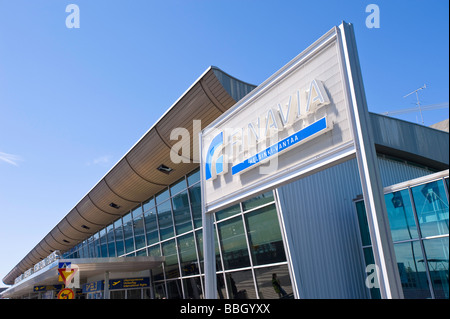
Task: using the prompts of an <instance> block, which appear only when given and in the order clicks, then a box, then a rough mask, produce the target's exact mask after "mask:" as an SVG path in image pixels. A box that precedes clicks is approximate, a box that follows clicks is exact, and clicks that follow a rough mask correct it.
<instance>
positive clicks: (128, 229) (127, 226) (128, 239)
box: [123, 212, 135, 253]
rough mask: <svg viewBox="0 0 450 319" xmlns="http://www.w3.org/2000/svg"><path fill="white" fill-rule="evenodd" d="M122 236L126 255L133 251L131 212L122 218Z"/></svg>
mask: <svg viewBox="0 0 450 319" xmlns="http://www.w3.org/2000/svg"><path fill="white" fill-rule="evenodd" d="M123 234H124V240H125V251H126V252H127V253H129V252H132V251H134V250H135V249H134V238H133V220H132V218H131V212H130V213H128V214H126V215H125V216H123Z"/></svg>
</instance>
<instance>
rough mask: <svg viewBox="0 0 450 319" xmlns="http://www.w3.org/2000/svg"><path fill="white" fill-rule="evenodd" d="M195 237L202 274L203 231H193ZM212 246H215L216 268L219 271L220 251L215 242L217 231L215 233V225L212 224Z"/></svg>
mask: <svg viewBox="0 0 450 319" xmlns="http://www.w3.org/2000/svg"><path fill="white" fill-rule="evenodd" d="M195 238H196V240H197V248H198V259H199V261H200V269H201V272H202V274H203V273H204V270H203V263H204V260H203V231H201V230H198V231H196V232H195ZM214 246H215V253H216V270H217V271H221V270H222V262H221V261H220V252H219V245H218V244H217V233H216V225H214Z"/></svg>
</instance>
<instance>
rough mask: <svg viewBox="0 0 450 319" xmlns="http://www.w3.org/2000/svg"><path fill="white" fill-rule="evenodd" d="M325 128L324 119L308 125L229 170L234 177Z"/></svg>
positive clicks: (325, 122) (325, 121) (325, 120)
mask: <svg viewBox="0 0 450 319" xmlns="http://www.w3.org/2000/svg"><path fill="white" fill-rule="evenodd" d="M326 128H327V119H326V117H324V118H322V119H320V120H318V121H316V122H314V123H312V124H310V125H308V126H307V127H305V128H303V129H301V130H300V131H298V132H296V133H294V134H292V135H290V136H288V137H286V138H285V139H283V140H281V141H279V142H278V143H276V144H274V145H272V146H269V147H268V148H266V149H265V150H264V151H261V152H259V153H258V154H256V155H254V156H252V157H250V158H248V159H246V160H245V161H243V162H241V163H239V164H236V165H234V166H233V167H232V168H231V174H232V175H235V174H238V173H240V172H242V171H243V170H246V169H247V168H250V167H252V166H253V165H256V164H258V163H259V162H261V161H264V160H265V159H267V158H269V157H271V156H273V155H275V154H278V153H281V152H282V151H285V150H287V149H288V148H290V147H292V146H294V145H295V144H298V143H300V142H301V141H304V140H306V139H307V138H309V137H311V136H313V135H314V134H316V133H319V132H320V131H323V130H325V129H326Z"/></svg>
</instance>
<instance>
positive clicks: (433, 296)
mask: <svg viewBox="0 0 450 319" xmlns="http://www.w3.org/2000/svg"><path fill="white" fill-rule="evenodd" d="M408 194H409V200H410V202H411V204H412V205H411V206H412V209H413V215H414V221H415V222H416V228H417V234H418V236H419V245H420V249H421V250H422V255H423V260H424V261H425V262H424V264H425V271H426V274H427V280H428V288H429V289H430V292H431V298H433V299H436V296H435V294H434V289H433V284H432V282H431V274H430V269H429V267H428V258H427V255H426V253H425V246H424V245H423V240H422V231H421V229H420V224H419V217H418V216H417V210H416V203H415V201H414V198H413V194H412V190H411V187H408ZM411 248H412V249H414V247H411ZM414 262H415V261H414Z"/></svg>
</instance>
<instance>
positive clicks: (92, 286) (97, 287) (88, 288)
mask: <svg viewBox="0 0 450 319" xmlns="http://www.w3.org/2000/svg"><path fill="white" fill-rule="evenodd" d="M104 282H105V281H104V280H99V281H95V282H91V283H88V284H84V285H83V293H87V292H94V291H101V290H103V286H104V285H103V283H104Z"/></svg>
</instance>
